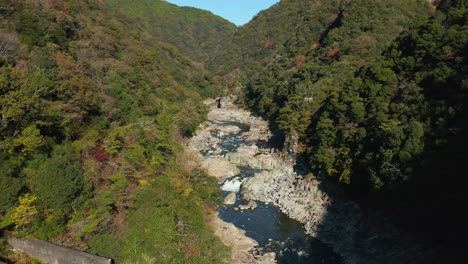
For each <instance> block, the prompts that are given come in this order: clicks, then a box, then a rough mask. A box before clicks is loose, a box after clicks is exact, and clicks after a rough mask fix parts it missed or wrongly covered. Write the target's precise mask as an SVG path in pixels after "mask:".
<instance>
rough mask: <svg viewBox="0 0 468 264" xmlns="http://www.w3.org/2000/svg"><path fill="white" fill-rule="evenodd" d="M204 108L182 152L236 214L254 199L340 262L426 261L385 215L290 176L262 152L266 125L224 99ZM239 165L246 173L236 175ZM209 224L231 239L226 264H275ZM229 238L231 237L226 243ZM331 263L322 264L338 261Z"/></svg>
mask: <svg viewBox="0 0 468 264" xmlns="http://www.w3.org/2000/svg"><path fill="white" fill-rule="evenodd" d="M206 103H207V104H208V105H209V106H210V112H209V114H208V122H207V123H206V124H204V125H203V128H202V129H200V130H199V131H198V133H197V135H196V136H194V137H193V138H192V139H191V140H190V142H189V144H188V148H189V149H190V150H192V151H194V152H196V153H198V155H199V158H200V160H201V164H202V166H203V167H204V168H205V169H206V171H207V173H208V174H209V175H211V176H214V177H216V178H217V179H218V181H219V183H220V184H222V189H223V190H224V191H226V193H227V197H226V203H227V204H231V205H233V206H234V207H235V208H234V209H235V210H240V211H242V210H248V209H251V208H255V207H256V206H257V203H255V202H253V201H254V200H256V201H260V202H263V203H266V204H268V203H269V204H273V205H275V206H277V207H278V208H279V209H280V210H281V211H283V212H284V213H285V214H287V215H288V216H289V217H291V218H293V219H296V220H297V221H299V222H300V223H302V224H303V225H304V228H305V230H306V232H307V234H309V235H310V236H312V237H316V238H318V239H319V240H321V241H322V242H325V243H327V244H329V245H331V246H332V247H333V250H334V251H335V252H337V253H338V254H340V255H341V256H343V260H344V262H345V263H424V260H425V259H427V257H428V255H429V256H430V254H429V252H427V251H426V250H424V247H423V246H421V245H423V244H424V243H423V242H422V241H416V240H414V239H412V238H411V237H410V236H408V235H406V234H405V233H403V232H400V231H399V230H398V229H397V228H395V227H394V226H393V225H392V224H390V223H389V221H387V219H386V218H385V217H384V216H381V215H378V214H374V213H368V212H365V211H364V209H362V208H361V207H360V206H359V205H358V204H356V203H354V202H352V201H350V200H349V199H347V198H346V197H345V195H344V194H343V193H342V192H341V191H340V190H339V189H337V188H336V187H335V186H334V185H333V184H328V183H327V182H326V180H325V181H323V180H322V181H319V180H318V179H316V178H312V177H309V178H306V177H304V176H302V175H297V174H296V172H295V171H294V169H293V168H294V163H295V160H294V159H293V158H291V157H289V156H287V155H284V154H281V152H279V151H274V150H273V149H269V148H265V147H262V146H265V145H266V144H264V143H265V142H267V141H268V140H269V139H270V137H271V133H270V131H269V129H268V124H267V122H265V121H264V120H262V119H260V118H258V117H254V116H252V115H251V114H250V112H248V111H245V110H243V109H240V108H239V107H237V106H236V105H234V104H233V99H232V98H226V99H224V100H223V102H222V107H221V108H218V107H217V106H216V104H215V102H214V101H207V102H206ZM245 167H247V168H249V170H248V171H249V172H250V173H251V175H248V176H246V175H242V174H245V173H244V172H243V171H245V170H243V169H242V168H245ZM236 192H240V196H241V198H242V199H243V202H241V201H240V200H239V195H236V194H235V193H236ZM249 201H250V202H249ZM215 222H216V223H217V224H216V225H215V226H220V227H222V229H223V230H225V232H217V234H219V235H220V236H221V237H222V238H223V237H224V239H223V241H228V240H229V241H230V242H227V243H226V244H228V245H230V246H231V247H232V248H233V263H234V262H235V263H273V262H274V257H275V255H274V253H273V254H271V253H266V252H261V253H260V254H257V255H255V253H252V252H255V250H254V247H256V246H257V245H258V243H256V242H255V241H252V239H250V238H248V237H246V236H245V235H244V233H243V231H239V230H238V228H236V227H235V226H231V225H229V224H227V223H225V222H224V221H222V220H220V219H219V218H218V219H217V220H216V221H215ZM225 225H227V226H229V227H226V226H225ZM236 229H237V230H238V231H234V230H236ZM215 230H216V228H215ZM226 230H231V231H226ZM230 233H233V234H235V236H236V239H234V240H232V239H227V238H226V236H229V234H230ZM237 245H240V246H237ZM249 247H250V250H247V248H249ZM240 256H242V257H240ZM408 256H411V259H408ZM277 259H278V258H277ZM330 259H334V258H328V262H327V261H325V262H321V263H340V261H338V260H337V261H333V262H332V261H331V260H330ZM322 261H323V259H322Z"/></svg>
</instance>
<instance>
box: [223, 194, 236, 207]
mask: <svg viewBox="0 0 468 264" xmlns="http://www.w3.org/2000/svg"><path fill="white" fill-rule="evenodd" d="M236 198H237V196H236V193H233V192H232V193H230V194H228V195H227V196H226V198H224V204H227V205H233V204H235V203H236Z"/></svg>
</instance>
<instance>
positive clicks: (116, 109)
mask: <svg viewBox="0 0 468 264" xmlns="http://www.w3.org/2000/svg"><path fill="white" fill-rule="evenodd" d="M109 2H111V1H109ZM157 2H158V3H159V1H157ZM129 3H130V1H129ZM132 4H133V2H132ZM155 4H156V3H155ZM161 4H162V5H163V4H164V5H166V3H161ZM139 5H140V6H141V7H142V8H144V6H145V3H144V2H141V3H138V4H136V5H135V6H139ZM165 8H167V10H168V11H170V12H175V13H177V12H181V11H180V10H179V8H178V7H175V6H172V5H167V6H166V7H165ZM200 15H201V16H202V17H199V22H198V24H197V26H200V27H201V26H202V25H205V27H202V28H210V27H214V28H215V29H216V31H212V32H207V33H206V35H205V37H206V38H209V39H213V40H215V39H216V38H217V37H218V36H217V35H218V34H229V32H230V30H232V27H231V24H230V23H228V22H227V21H222V20H221V19H220V18H218V17H215V16H214V15H211V14H210V13H207V12H200ZM193 16H197V15H192V17H193ZM197 17H198V16H197ZM151 19H152V18H151V17H149V16H147V17H144V16H143V17H139V18H138V20H136V19H134V17H133V14H130V13H129V14H126V13H125V12H124V11H123V10H122V9H120V8H116V7H114V6H113V5H110V4H109V3H107V2H106V1H101V0H88V1H33V0H21V1H18V0H14V1H10V0H2V1H0V229H3V228H5V227H7V228H9V229H13V231H14V233H15V234H16V235H19V236H27V237H35V238H40V239H47V240H52V241H55V242H59V243H61V244H64V245H67V246H72V247H75V248H78V249H84V250H86V249H87V250H89V251H91V252H94V253H98V254H100V255H106V256H108V257H112V258H114V259H116V260H117V261H125V260H131V261H138V260H140V261H144V260H145V258H146V259H149V258H153V259H154V260H155V261H158V262H164V263H165V262H168V260H169V259H172V260H173V261H176V262H179V263H181V262H184V263H188V262H196V263H199V262H205V263H220V262H222V261H223V259H224V258H225V257H226V256H227V252H228V251H227V250H226V248H225V246H224V245H223V244H222V243H221V242H220V241H219V240H218V239H216V238H215V237H214V235H213V234H212V233H211V232H210V231H209V230H208V228H207V226H206V224H205V223H204V216H203V206H208V205H209V204H212V203H217V201H218V200H217V199H218V198H219V193H218V191H217V189H216V187H217V186H216V181H215V180H212V179H210V178H207V177H205V176H204V175H203V173H201V172H200V171H197V170H194V169H192V168H188V167H186V168H184V167H182V166H180V165H179V164H184V163H186V162H185V161H184V159H187V157H184V154H183V153H182V152H181V151H180V149H181V148H180V145H179V142H180V140H181V138H182V137H184V136H189V135H191V133H192V132H193V131H194V130H195V128H196V127H197V126H198V125H199V124H200V123H201V122H202V121H203V120H204V119H205V115H206V109H205V106H204V105H203V104H202V98H203V97H202V96H210V95H213V94H215V93H216V90H219V88H218V87H217V84H216V82H215V81H214V80H213V78H211V77H210V74H209V73H208V71H206V70H205V69H204V68H203V66H202V65H200V64H196V63H194V62H192V60H191V59H189V58H188V57H187V55H184V54H183V53H181V52H180V51H179V50H178V49H177V48H176V47H174V46H173V45H171V44H170V43H171V41H170V40H166V41H162V40H161V38H162V36H161V35H162V33H160V32H158V31H157V30H154V31H153V28H146V27H143V26H141V25H142V24H144V25H149V24H151ZM179 19H180V21H183V20H184V18H183V17H181V18H179ZM187 19H188V18H187ZM213 21H215V22H216V23H218V24H219V25H220V26H219V28H218V26H217V25H212V22H213ZM184 23H185V24H187V23H190V22H189V21H184ZM204 23H206V24H204ZM179 33H180V32H179ZM192 41H193V42H196V41H198V40H197V39H195V40H192ZM215 42H216V41H214V43H215ZM191 45H195V44H191ZM197 45H200V46H203V45H205V43H197ZM210 45H212V44H210ZM198 51H199V52H198V53H193V54H197V55H194V56H199V57H202V55H200V54H203V49H201V48H200V49H198ZM148 217H151V218H152V219H154V221H147V219H148ZM155 221H156V222H157V223H160V224H161V226H155V225H154V224H153V223H154V222H155ZM162 225H164V226H162ZM181 226H184V228H182V227H181ZM144 230H146V231H145V232H143V231H144ZM116 240H117V241H119V243H115V241H116ZM135 245H138V248H135ZM0 249H1V254H0V255H3V254H6V251H4V250H5V248H4V247H3V244H2V246H1V247H0ZM161 252H163V253H164V254H162V253H161Z"/></svg>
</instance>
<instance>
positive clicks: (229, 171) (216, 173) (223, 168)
mask: <svg viewBox="0 0 468 264" xmlns="http://www.w3.org/2000/svg"><path fill="white" fill-rule="evenodd" d="M201 164H202V167H203V168H204V169H206V171H207V173H208V175H210V176H213V177H216V178H217V179H218V182H220V183H221V182H224V181H225V180H227V179H228V178H231V177H233V176H236V175H237V174H239V173H240V170H239V168H237V166H236V165H233V164H231V163H230V162H229V161H228V160H226V159H223V158H206V159H203V160H202V162H201Z"/></svg>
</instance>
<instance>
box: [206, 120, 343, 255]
mask: <svg viewBox="0 0 468 264" xmlns="http://www.w3.org/2000/svg"><path fill="white" fill-rule="evenodd" d="M218 125H220V124H219V123H218ZM222 125H226V126H233V125H234V126H238V127H239V128H240V129H241V131H240V132H239V133H234V134H227V135H220V134H219V133H212V136H213V137H216V138H218V139H220V143H219V144H218V147H220V148H221V150H222V152H221V154H216V155H221V156H223V155H225V154H227V153H229V152H234V151H235V150H236V149H237V148H238V147H239V146H241V145H244V144H246V142H245V141H244V140H243V139H242V137H241V134H242V133H243V132H246V131H248V130H249V125H247V124H242V123H239V122H225V123H222ZM202 154H203V155H204V156H206V157H210V156H215V154H214V153H212V152H211V151H205V152H202ZM239 169H240V170H241V173H240V175H238V176H236V177H234V178H233V179H229V180H227V181H226V182H225V183H224V184H223V186H221V187H222V189H223V194H224V196H226V195H228V194H229V193H230V192H237V201H236V204H235V205H225V206H223V207H221V208H220V210H219V216H220V218H221V219H223V220H224V221H226V222H230V223H233V224H234V225H235V226H237V227H238V228H240V229H243V230H245V231H246V235H247V236H249V237H251V238H253V239H255V240H256V241H257V242H258V243H259V246H260V247H259V250H260V251H265V252H275V253H276V259H277V262H278V263H304V264H305V263H308V264H315V263H330V264H335V263H337V264H338V263H343V261H342V260H341V257H340V256H339V255H338V254H336V253H334V252H333V250H332V249H331V247H329V246H328V245H326V244H324V243H322V242H320V241H319V240H318V239H315V238H312V237H310V236H308V235H307V234H306V233H305V231H304V228H303V226H302V224H300V223H299V222H298V221H295V220H293V219H290V218H289V217H288V216H287V215H285V214H284V213H282V212H281V211H280V210H279V209H278V208H277V207H275V206H273V205H268V204H264V203H261V202H257V204H258V207H257V208H255V209H254V210H251V209H249V210H239V209H238V206H239V205H242V204H247V202H248V201H243V200H242V199H240V198H239V196H240V195H239V187H240V185H241V183H242V181H243V179H244V178H246V177H251V176H253V174H254V173H255V172H257V171H258V170H254V169H253V168H250V167H239Z"/></svg>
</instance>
